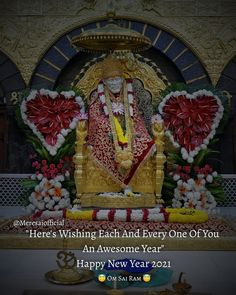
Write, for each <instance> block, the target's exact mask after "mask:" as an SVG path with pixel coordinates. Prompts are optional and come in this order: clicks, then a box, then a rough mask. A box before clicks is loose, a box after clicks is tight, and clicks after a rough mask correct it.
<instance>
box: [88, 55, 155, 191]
mask: <svg viewBox="0 0 236 295" xmlns="http://www.w3.org/2000/svg"><path fill="white" fill-rule="evenodd" d="M88 118H89V121H88V122H89V125H88V145H89V147H91V156H92V158H93V160H94V161H95V162H96V163H97V164H98V165H99V166H100V167H101V168H102V169H104V170H105V171H106V172H107V173H109V175H110V176H111V177H112V178H113V179H114V180H115V181H116V182H118V183H119V184H120V185H121V187H122V188H123V189H126V190H127V188H128V190H129V184H130V181H131V180H132V177H133V176H134V174H135V172H136V171H137V169H138V168H139V166H140V164H141V163H142V162H143V161H145V160H146V159H147V158H148V157H149V156H150V154H151V153H152V151H153V150H154V148H155V144H154V141H153V140H152V138H151V136H150V135H149V133H148V131H147V130H146V127H145V123H144V120H143V119H142V118H141V116H140V114H139V111H138V107H137V102H136V98H135V97H134V92H133V87H132V80H131V79H128V80H126V79H124V75H123V72H122V64H121V62H120V61H119V60H118V59H115V58H113V57H111V56H109V57H108V58H106V59H105V60H104V61H103V62H102V80H101V81H100V83H99V84H98V87H97V93H96V94H95V95H93V96H92V99H91V102H90V104H89V109H88Z"/></svg>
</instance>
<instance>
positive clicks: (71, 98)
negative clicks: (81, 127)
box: [21, 89, 85, 156]
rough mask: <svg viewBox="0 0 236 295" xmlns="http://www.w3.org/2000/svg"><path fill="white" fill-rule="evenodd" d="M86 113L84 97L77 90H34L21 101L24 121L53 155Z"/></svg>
mask: <svg viewBox="0 0 236 295" xmlns="http://www.w3.org/2000/svg"><path fill="white" fill-rule="evenodd" d="M84 114H85V110H84V103H83V100H82V98H81V97H80V96H75V92H74V91H64V92H61V93H58V92H56V91H50V90H46V89H41V90H39V91H38V90H32V91H31V92H30V94H29V96H28V97H27V98H26V100H23V101H22V104H21V116H22V118H23V120H24V122H25V124H27V125H28V126H29V127H30V128H31V129H32V131H33V132H34V134H36V135H37V137H38V138H39V139H40V140H41V142H42V143H43V145H44V146H45V148H46V149H47V150H48V151H49V153H50V154H51V155H53V156H54V155H55V154H56V153H57V150H58V148H60V147H61V146H62V144H63V142H64V141H65V136H66V135H67V134H68V133H69V132H71V131H72V130H73V129H74V128H75V127H76V124H77V122H78V120H79V119H80V118H82V119H84Z"/></svg>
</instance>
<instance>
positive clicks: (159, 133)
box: [152, 122, 166, 204]
mask: <svg viewBox="0 0 236 295" xmlns="http://www.w3.org/2000/svg"><path fill="white" fill-rule="evenodd" d="M152 133H153V136H154V140H155V144H156V155H155V158H156V159H155V160H156V177H155V195H156V203H157V204H162V203H164V201H163V199H162V197H161V190H162V185H163V181H164V164H165V162H166V156H165V155H164V153H163V152H164V125H163V122H158V123H157V122H155V123H153V124H152Z"/></svg>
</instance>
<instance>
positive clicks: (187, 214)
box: [166, 208, 208, 223]
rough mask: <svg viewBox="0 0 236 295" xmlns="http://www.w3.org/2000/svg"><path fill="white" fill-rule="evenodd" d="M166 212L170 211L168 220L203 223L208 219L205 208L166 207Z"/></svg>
mask: <svg viewBox="0 0 236 295" xmlns="http://www.w3.org/2000/svg"><path fill="white" fill-rule="evenodd" d="M166 212H168V213H170V215H169V218H168V222H169V223H171V222H179V223H203V222H206V221H207V220H208V214H207V212H206V211H203V210H195V209H187V208H166Z"/></svg>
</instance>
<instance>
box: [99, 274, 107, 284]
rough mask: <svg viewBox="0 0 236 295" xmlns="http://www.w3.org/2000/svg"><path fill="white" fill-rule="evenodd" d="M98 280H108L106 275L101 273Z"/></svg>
mask: <svg viewBox="0 0 236 295" xmlns="http://www.w3.org/2000/svg"><path fill="white" fill-rule="evenodd" d="M98 280H99V282H101V283H103V282H105V280H106V276H105V275H104V274H100V275H99V276H98Z"/></svg>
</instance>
